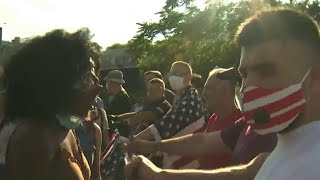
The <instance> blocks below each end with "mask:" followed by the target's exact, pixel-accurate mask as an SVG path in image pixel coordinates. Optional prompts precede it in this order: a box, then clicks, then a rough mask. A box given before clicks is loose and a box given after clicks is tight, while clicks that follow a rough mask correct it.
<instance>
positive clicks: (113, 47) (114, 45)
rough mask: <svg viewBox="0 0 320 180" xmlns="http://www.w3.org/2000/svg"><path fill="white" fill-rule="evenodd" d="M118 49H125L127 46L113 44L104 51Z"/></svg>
mask: <svg viewBox="0 0 320 180" xmlns="http://www.w3.org/2000/svg"><path fill="white" fill-rule="evenodd" d="M119 48H127V45H126V44H120V43H115V44H113V45H111V46H109V47H107V48H106V50H110V49H119Z"/></svg>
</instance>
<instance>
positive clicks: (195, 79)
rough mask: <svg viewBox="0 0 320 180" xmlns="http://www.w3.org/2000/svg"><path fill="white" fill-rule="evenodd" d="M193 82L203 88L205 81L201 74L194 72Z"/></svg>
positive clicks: (196, 86) (195, 85)
mask: <svg viewBox="0 0 320 180" xmlns="http://www.w3.org/2000/svg"><path fill="white" fill-rule="evenodd" d="M191 84H192V85H193V86H194V87H195V88H203V86H204V81H203V79H202V76H201V75H200V74H193V75H192V79H191Z"/></svg>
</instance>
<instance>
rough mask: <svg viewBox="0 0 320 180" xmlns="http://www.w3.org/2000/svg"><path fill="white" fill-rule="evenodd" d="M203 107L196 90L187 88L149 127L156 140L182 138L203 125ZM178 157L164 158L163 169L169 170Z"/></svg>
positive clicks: (166, 156) (167, 156)
mask: <svg viewBox="0 0 320 180" xmlns="http://www.w3.org/2000/svg"><path fill="white" fill-rule="evenodd" d="M204 114H205V113H204V107H203V103H202V100H201V97H200V96H199V94H198V92H197V90H196V89H194V88H192V87H188V88H187V89H186V90H185V92H184V94H183V95H182V96H181V97H180V98H179V99H178V100H177V101H176V103H175V104H174V105H173V106H172V107H171V109H170V110H169V111H168V113H167V114H166V115H165V116H164V117H163V118H161V119H160V120H158V121H157V122H155V123H154V124H153V125H151V126H150V128H151V131H152V133H153V135H154V138H155V139H156V140H161V139H169V138H174V137H179V136H184V135H187V134H191V133H194V132H197V131H199V130H200V129H201V128H202V127H203V126H204V124H205V117H204ZM180 158H181V157H180V156H169V155H166V154H165V156H164V160H163V168H171V167H172V164H173V163H174V162H175V161H176V160H179V159H180Z"/></svg>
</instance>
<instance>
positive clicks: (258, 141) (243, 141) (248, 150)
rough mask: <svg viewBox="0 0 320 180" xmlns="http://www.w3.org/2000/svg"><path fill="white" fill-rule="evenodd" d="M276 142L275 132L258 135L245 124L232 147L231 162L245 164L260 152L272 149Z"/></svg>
mask: <svg viewBox="0 0 320 180" xmlns="http://www.w3.org/2000/svg"><path fill="white" fill-rule="evenodd" d="M276 144H277V136H276V134H274V133H273V134H272V133H271V134H267V135H259V134H257V133H255V132H254V131H253V129H252V128H251V127H250V126H249V125H246V126H245V128H243V129H242V131H241V133H240V136H239V138H238V140H237V142H236V144H235V147H234V149H233V157H232V164H247V163H249V162H250V161H251V160H252V159H253V158H255V157H256V156H257V155H259V154H260V153H263V152H271V151H273V149H274V148H275V146H276Z"/></svg>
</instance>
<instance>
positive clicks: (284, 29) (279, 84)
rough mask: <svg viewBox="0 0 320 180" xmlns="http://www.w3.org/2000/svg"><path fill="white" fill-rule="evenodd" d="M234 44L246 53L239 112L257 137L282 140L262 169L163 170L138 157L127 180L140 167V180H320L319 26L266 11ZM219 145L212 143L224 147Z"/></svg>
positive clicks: (306, 18)
mask: <svg viewBox="0 0 320 180" xmlns="http://www.w3.org/2000/svg"><path fill="white" fill-rule="evenodd" d="M236 42H237V43H238V45H239V46H240V47H241V48H242V49H241V60H240V66H239V70H240V73H241V75H242V77H243V82H242V88H241V90H240V92H239V93H238V97H240V98H239V100H240V101H238V102H240V103H239V107H241V108H242V110H243V113H244V115H245V118H246V119H245V120H246V122H247V123H248V124H249V125H250V126H251V128H252V129H253V130H254V131H255V132H257V133H259V134H269V133H271V132H274V133H277V134H278V144H277V146H276V148H275V150H274V151H273V152H272V153H271V154H270V155H269V157H268V158H267V159H266V160H265V162H264V163H263V165H262V166H261V167H260V166H256V167H252V166H251V165H252V164H251V163H249V164H247V165H244V166H238V167H233V168H227V169H221V170H211V171H196V170H185V171H179V170H163V169H159V168H157V167H155V166H153V165H152V164H150V162H148V161H147V160H146V159H145V158H144V157H141V156H140V157H138V158H136V159H135V160H134V161H133V162H132V163H131V164H130V165H128V166H127V176H128V177H129V178H128V179H129V180H130V177H131V171H132V168H137V167H138V168H139V172H138V176H139V177H140V179H149V177H152V178H154V179H157V180H161V179H166V180H171V179H175V180H179V179H183V180H189V179H202V180H206V179H255V180H267V179H275V180H301V179H319V177H320V171H319V168H318V164H319V163H320V156H319V151H320V142H319V140H318V139H319V135H320V121H319V119H320V111H319V106H320V78H319V77H320V62H319V56H320V50H319V49H320V36H319V29H318V27H317V23H316V22H315V21H314V20H313V19H312V18H311V17H309V16H307V15H304V14H302V13H300V12H296V11H294V10H290V9H271V10H264V11H261V12H259V13H257V14H255V15H254V16H252V17H251V18H249V19H247V20H246V21H245V22H244V23H243V24H242V25H241V26H240V27H239V30H238V32H237V34H236ZM241 101H242V104H241ZM226 137H228V133H226V132H224V133H221V139H222V140H223V139H225V138H226ZM221 139H212V140H214V141H215V143H217V144H220V143H221ZM198 143H199V142H198ZM199 144H200V143H199ZM197 146H198V144H197ZM140 171H143V174H142V173H140ZM248 171H249V173H247V172H248ZM244 174H245V175H246V176H243V175H244Z"/></svg>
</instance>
